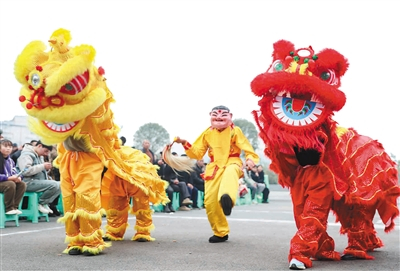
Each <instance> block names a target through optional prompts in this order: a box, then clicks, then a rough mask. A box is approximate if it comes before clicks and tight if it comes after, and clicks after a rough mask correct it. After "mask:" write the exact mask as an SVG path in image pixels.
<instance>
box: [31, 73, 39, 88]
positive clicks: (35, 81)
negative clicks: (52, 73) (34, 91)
mask: <svg viewBox="0 0 400 271" xmlns="http://www.w3.org/2000/svg"><path fill="white" fill-rule="evenodd" d="M31 82H32V85H33V86H34V87H37V86H39V84H40V76H39V75H38V74H36V73H34V74H32V77H31Z"/></svg>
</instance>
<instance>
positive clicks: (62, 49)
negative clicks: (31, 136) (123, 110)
mask: <svg viewBox="0 0 400 271" xmlns="http://www.w3.org/2000/svg"><path fill="white" fill-rule="evenodd" d="M70 40H71V36H70V32H69V31H68V30H65V29H58V30H56V31H55V32H54V33H53V34H52V36H51V38H50V40H49V45H50V46H51V47H52V50H51V51H49V52H48V51H46V45H45V44H44V43H43V42H41V41H32V42H31V43H29V44H28V45H27V46H26V47H25V48H24V49H23V51H22V53H21V54H20V55H19V56H18V58H17V60H16V62H15V77H16V79H17V80H18V82H19V83H20V84H21V85H22V88H21V90H20V98H19V100H20V102H21V104H22V105H23V107H24V108H25V110H26V112H27V114H28V115H29V128H30V129H31V130H32V131H33V132H34V133H35V134H37V135H38V136H39V137H40V139H41V140H42V141H43V142H44V143H45V144H58V156H57V159H56V160H55V162H54V163H55V166H58V167H59V168H60V174H61V192H62V198H63V207H64V213H65V214H64V217H63V218H61V219H60V220H59V221H60V222H65V229H66V242H67V243H69V244H68V247H67V249H66V250H65V251H64V252H66V253H69V254H73V255H75V254H81V253H84V254H85V253H86V254H87V255H96V254H98V253H100V252H101V251H102V250H103V249H104V248H105V247H106V246H108V243H105V242H104V241H103V232H102V230H101V217H102V214H104V209H103V208H102V206H103V207H104V208H105V209H106V210H107V219H108V225H107V234H106V235H107V236H108V237H110V238H111V239H112V240H120V239H122V236H123V234H124V233H125V230H126V227H127V225H128V224H127V215H128V214H127V212H128V209H129V208H128V201H129V198H130V196H135V202H134V207H133V211H134V212H135V214H136V215H137V221H136V227H135V229H136V230H137V231H138V233H137V235H136V236H135V237H134V238H133V239H134V240H136V239H137V238H140V239H143V238H144V239H146V240H152V238H151V237H150V230H151V229H152V228H153V227H154V226H153V224H152V219H151V212H152V211H151V210H150V206H149V202H152V203H154V204H160V203H161V204H165V203H167V202H168V201H169V200H168V197H167V196H166V193H165V188H166V186H167V183H166V182H164V181H162V180H161V179H160V177H159V176H158V174H157V168H156V166H154V165H152V164H151V163H150V161H149V159H148V157H147V156H146V155H145V154H143V153H142V152H140V151H138V150H135V149H133V148H129V147H122V146H121V144H120V141H119V139H118V132H119V128H118V127H117V126H116V125H115V124H114V122H113V112H112V110H111V108H110V104H111V103H112V102H114V99H113V95H112V93H111V91H110V90H109V89H108V87H107V85H106V82H105V78H104V69H102V68H101V67H100V68H96V67H95V66H94V65H93V62H94V58H95V55H96V51H95V49H94V48H93V47H92V46H90V45H80V46H76V47H73V48H71V47H69V42H70ZM104 168H107V172H106V173H105V178H104V181H103V182H101V177H102V173H103V170H104ZM102 186H103V188H102ZM100 189H103V192H102V196H103V198H102V201H101V198H100ZM71 250H72V251H71Z"/></svg>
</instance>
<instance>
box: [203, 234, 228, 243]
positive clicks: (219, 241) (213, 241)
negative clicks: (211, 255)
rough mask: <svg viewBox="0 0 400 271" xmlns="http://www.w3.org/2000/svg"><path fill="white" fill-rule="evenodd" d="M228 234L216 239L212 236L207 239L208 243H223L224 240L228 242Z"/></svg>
mask: <svg viewBox="0 0 400 271" xmlns="http://www.w3.org/2000/svg"><path fill="white" fill-rule="evenodd" d="M228 237H229V236H228V234H227V235H225V236H224V237H218V236H216V235H213V236H211V237H210V239H208V242H210V243H221V242H225V241H226V240H228Z"/></svg>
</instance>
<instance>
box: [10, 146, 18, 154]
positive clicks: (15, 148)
mask: <svg viewBox="0 0 400 271" xmlns="http://www.w3.org/2000/svg"><path fill="white" fill-rule="evenodd" d="M18 149H19V148H18V144H17V143H13V144H12V150H11V154H10V155H12V154H13V153H15V152H16V151H18Z"/></svg>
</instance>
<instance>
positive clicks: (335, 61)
mask: <svg viewBox="0 0 400 271" xmlns="http://www.w3.org/2000/svg"><path fill="white" fill-rule="evenodd" d="M317 55H318V61H316V64H317V66H319V67H320V68H321V67H324V68H326V69H332V70H334V71H335V72H336V74H337V75H338V76H340V77H341V76H343V75H344V74H345V73H346V71H347V69H348V67H349V63H348V61H347V59H346V58H345V57H344V56H343V55H342V54H340V53H339V52H337V51H336V50H333V49H329V48H328V49H324V50H322V51H321V52H319V53H318V54H317Z"/></svg>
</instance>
